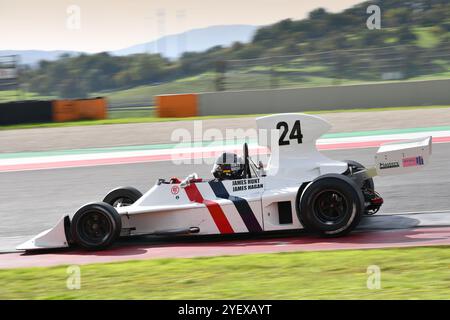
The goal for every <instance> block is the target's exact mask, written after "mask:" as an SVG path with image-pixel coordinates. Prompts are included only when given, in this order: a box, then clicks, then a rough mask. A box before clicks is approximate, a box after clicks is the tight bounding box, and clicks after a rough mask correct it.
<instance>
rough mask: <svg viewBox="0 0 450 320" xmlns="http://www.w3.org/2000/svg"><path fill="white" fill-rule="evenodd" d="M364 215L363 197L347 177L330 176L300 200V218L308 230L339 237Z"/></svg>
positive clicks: (318, 179) (298, 210)
mask: <svg viewBox="0 0 450 320" xmlns="http://www.w3.org/2000/svg"><path fill="white" fill-rule="evenodd" d="M363 213H364V197H363V194H362V192H361V190H360V189H359V188H358V186H357V185H356V184H355V183H354V182H353V181H352V180H351V179H350V178H348V177H346V176H343V175H339V174H327V175H324V176H321V177H319V178H317V179H316V180H314V181H313V182H311V184H310V185H309V186H308V187H307V188H306V189H305V191H304V192H303V194H302V195H301V196H300V197H298V203H297V215H298V217H299V219H300V221H301V223H302V224H303V226H304V227H305V229H306V230H307V231H310V232H312V233H317V234H320V235H323V236H329V237H337V236H342V235H345V234H347V233H349V232H350V231H352V230H353V229H354V228H355V227H356V226H357V225H358V223H359V221H360V219H361V216H362V214H363Z"/></svg>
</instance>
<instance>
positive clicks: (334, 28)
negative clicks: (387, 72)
mask: <svg viewBox="0 0 450 320" xmlns="http://www.w3.org/2000/svg"><path fill="white" fill-rule="evenodd" d="M370 4H376V5H379V6H380V8H381V10H382V17H381V18H382V20H381V26H382V28H381V29H380V30H368V29H367V27H366V19H367V18H368V14H367V13H366V8H367V7H368V6H369V5H370ZM424 27H427V29H428V30H429V32H430V33H431V34H432V36H434V37H436V38H438V39H440V41H441V42H442V43H445V42H446V41H450V2H449V1H448V0H412V1H408V2H405V1H400V0H389V1H381V0H380V1H367V2H364V3H361V4H359V5H356V6H354V7H352V8H349V9H347V10H345V11H343V12H341V13H330V12H327V11H326V10H325V9H323V8H318V9H315V10H313V11H312V12H310V13H309V15H308V17H307V18H306V19H303V20H298V21H294V20H291V19H285V20H282V21H280V22H278V23H275V24H273V25H270V26H265V27H261V28H259V29H258V30H257V31H256V33H255V35H254V37H253V39H252V41H251V42H250V43H246V44H244V43H240V42H236V43H234V44H233V45H231V46H229V47H221V46H217V47H213V48H210V49H209V50H206V51H204V52H186V53H184V54H183V55H182V56H181V57H180V58H179V59H177V60H169V59H167V58H165V57H163V56H161V55H159V54H146V53H142V54H135V55H130V56H113V55H111V54H109V53H106V52H104V53H98V54H90V55H88V54H81V55H77V56H70V55H63V56H61V57H60V58H59V59H58V60H56V61H40V62H39V64H38V65H37V66H36V67H29V66H25V67H23V68H22V69H21V71H20V76H21V80H22V82H25V83H27V84H28V87H29V90H30V91H33V92H37V93H39V94H42V95H58V96H60V97H64V98H75V97H85V96H87V95H88V94H89V93H93V92H99V91H104V90H117V89H123V88H131V87H135V86H140V85H148V84H158V83H161V82H167V81H173V80H175V79H179V78H183V77H186V76H192V75H197V74H201V73H203V72H206V71H215V70H216V69H217V68H219V69H220V68H223V64H220V63H218V62H220V61H225V60H233V59H253V58H260V57H270V56H280V55H301V54H305V53H315V52H322V51H330V50H336V49H358V48H371V47H383V46H392V45H398V44H412V45H415V44H416V43H417V40H418V36H417V32H416V30H417V28H424Z"/></svg>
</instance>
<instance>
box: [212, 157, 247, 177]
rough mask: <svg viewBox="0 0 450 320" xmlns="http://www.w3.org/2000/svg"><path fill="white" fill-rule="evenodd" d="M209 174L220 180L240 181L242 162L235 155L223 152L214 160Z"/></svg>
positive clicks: (242, 171)
mask: <svg viewBox="0 0 450 320" xmlns="http://www.w3.org/2000/svg"><path fill="white" fill-rule="evenodd" d="M211 172H212V174H213V175H214V177H215V178H217V179H220V180H234V179H241V178H242V175H243V173H244V160H243V159H242V158H241V157H239V156H238V155H237V154H235V153H228V152H224V153H222V155H221V156H220V157H218V158H217V159H216V162H215V163H214V167H213V169H212V171H211Z"/></svg>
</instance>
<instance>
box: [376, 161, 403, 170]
mask: <svg viewBox="0 0 450 320" xmlns="http://www.w3.org/2000/svg"><path fill="white" fill-rule="evenodd" d="M399 167H400V164H399V163H398V162H397V161H393V162H382V163H380V170H383V169H392V168H399Z"/></svg>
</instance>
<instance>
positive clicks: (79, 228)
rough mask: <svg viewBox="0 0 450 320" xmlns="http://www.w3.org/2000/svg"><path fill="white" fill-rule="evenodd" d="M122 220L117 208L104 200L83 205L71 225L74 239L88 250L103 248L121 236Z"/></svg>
mask: <svg viewBox="0 0 450 320" xmlns="http://www.w3.org/2000/svg"><path fill="white" fill-rule="evenodd" d="M121 229H122V221H121V219H120V215H119V214H118V213H117V211H116V209H114V207H112V206H111V205H109V204H107V203H104V202H96V203H90V204H87V205H85V206H83V207H81V208H80V209H79V210H78V211H77V212H76V213H75V215H74V216H73V218H72V223H71V225H70V234H71V238H72V240H73V241H74V242H75V243H76V244H78V245H79V246H81V247H83V248H84V249H87V250H102V249H105V248H107V247H109V246H110V245H111V244H113V242H114V241H115V240H116V239H117V238H118V237H119V235H120V231H121Z"/></svg>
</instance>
